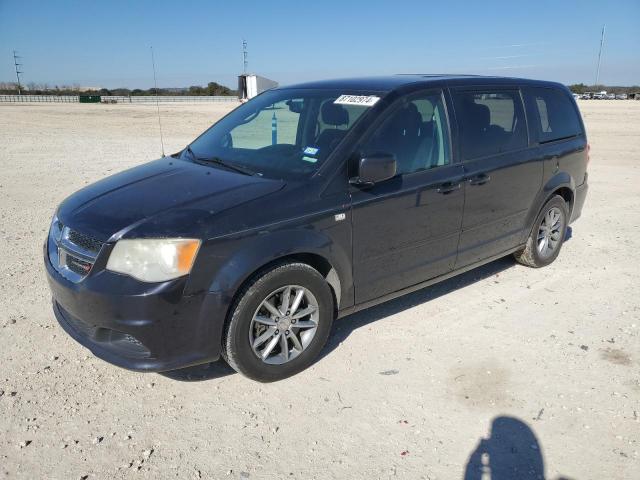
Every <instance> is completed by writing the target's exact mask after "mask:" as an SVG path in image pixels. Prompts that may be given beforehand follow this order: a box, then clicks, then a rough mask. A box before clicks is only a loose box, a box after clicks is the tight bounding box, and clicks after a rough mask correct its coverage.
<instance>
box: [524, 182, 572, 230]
mask: <svg viewBox="0 0 640 480" xmlns="http://www.w3.org/2000/svg"><path fill="white" fill-rule="evenodd" d="M575 191H576V185H575V182H574V180H573V178H572V177H571V175H569V174H568V173H567V172H558V173H557V174H556V175H554V176H553V177H551V178H550V179H549V180H548V181H547V183H545V185H544V186H543V187H542V188H541V189H540V192H538V195H537V197H536V200H535V201H534V202H533V204H532V205H531V208H530V209H529V212H528V213H527V221H526V223H525V225H528V228H527V229H526V231H525V233H524V235H523V242H524V240H526V238H527V237H528V236H529V235H530V234H531V229H532V228H533V222H534V221H535V219H536V218H537V217H538V214H539V213H540V211H541V210H542V207H544V205H545V203H547V202H548V201H549V199H550V198H551V197H553V196H554V195H560V196H561V197H562V198H563V199H564V201H565V202H566V203H567V208H568V210H569V217H568V218H571V213H572V211H573V205H574V203H575Z"/></svg>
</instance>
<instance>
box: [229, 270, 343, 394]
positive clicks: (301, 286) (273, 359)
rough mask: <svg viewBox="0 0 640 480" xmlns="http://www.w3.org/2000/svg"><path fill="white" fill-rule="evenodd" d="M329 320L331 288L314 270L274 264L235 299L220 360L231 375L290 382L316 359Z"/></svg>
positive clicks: (332, 305)
mask: <svg viewBox="0 0 640 480" xmlns="http://www.w3.org/2000/svg"><path fill="white" fill-rule="evenodd" d="M307 312H308V313H307ZM333 317H334V300H333V294H332V292H331V288H330V287H329V285H328V284H327V282H326V281H325V279H324V277H323V276H322V275H320V273H318V271H317V270H315V269H314V268H312V267H310V266H309V265H307V264H304V263H289V262H287V263H281V264H278V265H275V266H273V267H272V268H270V269H269V270H267V271H264V272H262V273H259V274H258V275H256V276H255V277H254V278H253V279H252V280H250V281H249V282H248V284H247V285H245V286H244V287H243V288H242V290H241V291H240V293H239V294H238V296H237V300H236V301H235V303H234V305H233V306H232V308H231V313H230V319H229V320H228V324H227V327H226V329H225V332H224V336H223V343H222V356H223V357H224V359H225V360H226V361H227V363H228V364H229V365H230V366H231V367H232V368H233V369H234V370H235V371H237V372H239V373H241V374H243V375H245V376H246V377H249V378H251V379H253V380H257V381H259V382H273V381H276V380H281V379H284V378H287V377H290V376H292V375H295V374H296V373H298V372H300V371H302V370H304V369H306V368H307V367H308V366H309V365H311V364H312V363H313V361H314V360H315V359H316V357H317V356H318V354H319V353H320V351H321V350H322V348H323V347H324V345H325V343H326V342H327V338H328V337H329V333H330V332H331V324H332V322H333ZM285 346H286V349H285Z"/></svg>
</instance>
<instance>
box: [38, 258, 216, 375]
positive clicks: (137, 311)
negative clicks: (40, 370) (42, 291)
mask: <svg viewBox="0 0 640 480" xmlns="http://www.w3.org/2000/svg"><path fill="white" fill-rule="evenodd" d="M45 267H46V271H47V278H48V281H49V286H50V288H51V293H52V296H53V311H54V313H55V316H56V319H57V320H58V323H60V326H61V327H62V328H63V329H64V330H65V331H66V332H67V333H68V334H69V335H70V336H71V337H72V338H74V339H75V340H76V341H78V342H79V343H80V344H81V345H83V346H84V347H86V348H88V349H89V350H90V351H91V352H92V353H93V354H94V355H96V356H97V357H99V358H101V359H103V360H105V361H107V362H109V363H112V364H114V365H117V366H119V367H123V368H127V369H129V370H135V371H142V372H160V371H166V370H174V369H176V368H182V367H186V366H190V365H196V364H199V363H205V362H210V361H214V360H217V359H218V358H219V357H220V349H221V333H222V326H223V325H224V317H225V313H226V306H225V305H224V303H223V301H222V296H220V295H217V294H214V293H207V292H203V293H200V294H195V295H190V296H185V295H183V292H184V287H185V284H186V279H185V278H180V279H177V280H173V281H169V282H163V283H157V284H145V283H143V282H138V281H136V280H134V279H132V278H129V277H125V276H122V275H118V274H114V273H111V272H108V271H102V272H99V273H96V274H91V275H89V276H87V277H86V278H85V279H84V280H83V281H82V282H80V283H72V282H70V281H68V280H67V279H65V278H64V277H62V276H61V275H60V274H59V273H58V272H57V271H56V270H55V269H54V268H53V266H52V265H51V262H50V261H49V258H48V256H47V255H46V251H45Z"/></svg>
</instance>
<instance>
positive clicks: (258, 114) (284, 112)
mask: <svg viewBox="0 0 640 480" xmlns="http://www.w3.org/2000/svg"><path fill="white" fill-rule="evenodd" d="M588 156H589V145H588V143H587V138H586V134H585V129H584V125H583V123H582V120H581V117H580V113H579V110H578V108H577V105H576V103H575V101H574V99H573V97H572V95H571V92H569V90H567V88H565V87H564V86H562V85H560V84H557V83H550V82H543V81H533V80H522V79H513V78H496V77H478V76H443V75H440V76H439V75H397V76H389V77H381V78H357V79H347V80H331V81H319V82H311V83H305V84H300V85H294V86H290V87H285V88H276V89H273V90H269V91H266V92H264V93H262V94H261V95H259V96H257V97H256V98H254V99H252V100H250V101H249V102H247V103H245V104H242V105H240V106H239V107H237V108H236V109H234V110H233V111H231V112H230V113H229V114H228V115H226V116H225V117H224V118H222V119H221V120H220V121H218V122H217V123H215V124H214V125H213V126H211V127H210V128H209V129H208V130H206V131H205V132H204V133H203V134H202V135H200V136H199V137H198V138H196V139H195V140H194V141H193V142H191V143H190V144H189V145H188V146H186V148H184V149H183V150H182V151H180V152H178V153H176V154H174V155H171V156H168V157H165V158H161V159H159V160H156V161H153V162H150V163H147V164H144V165H140V166H138V167H135V168H132V169H131V170H127V171H125V172H122V173H119V174H116V175H114V176H111V177H108V178H105V179H104V180H101V181H99V182H97V183H95V184H93V185H90V186H88V187H86V188H84V189H82V190H80V191H78V192H76V193H75V194H73V195H71V196H70V197H69V198H67V199H66V200H64V201H63V202H62V204H61V205H60V206H59V207H58V208H57V210H56V212H55V214H54V217H53V221H52V223H51V228H50V232H49V235H48V238H47V240H46V242H45V245H44V262H45V267H46V271H47V274H48V279H49V283H50V287H51V291H52V294H53V310H54V312H55V315H56V317H57V320H58V322H59V323H60V325H61V326H62V328H63V329H64V330H65V331H66V332H67V333H68V334H69V335H70V336H72V337H73V338H74V339H76V340H77V341H78V342H80V343H81V344H82V345H84V346H85V347H87V348H88V349H90V350H91V351H92V352H93V353H94V354H95V355H96V356H98V357H100V358H102V359H104V360H106V361H108V362H111V363H113V364H116V365H119V366H121V367H125V368H128V369H132V370H137V371H165V370H171V369H177V368H180V367H185V366H190V365H195V364H199V363H205V362H210V361H213V360H216V359H218V358H219V357H220V356H222V357H223V358H224V359H225V360H226V361H227V362H228V363H229V365H231V366H232V367H233V368H234V369H235V370H237V371H238V372H241V373H242V374H244V375H246V376H247V377H250V378H252V379H255V380H258V381H274V380H278V379H282V378H285V377H287V376H290V375H293V374H295V373H297V372H300V371H301V370H303V369H304V368H306V367H307V366H309V365H310V364H311V363H312V362H313V361H314V358H315V357H316V356H317V355H318V354H319V353H320V351H321V350H322V348H323V346H324V344H325V342H326V341H327V338H328V336H329V334H330V331H331V325H332V322H333V321H334V320H335V319H337V318H340V317H344V316H346V315H349V314H351V313H353V312H355V311H358V310H361V309H363V308H366V307H369V306H371V305H374V304H377V303H380V302H383V301H385V300H389V299H391V298H394V297H397V296H399V295H402V294H405V293H408V292H411V291H415V290H417V289H420V288H424V287H426V286H428V285H430V284H433V283H435V282H439V281H441V280H443V279H446V278H449V277H451V276H453V275H456V274H459V273H461V272H464V271H467V270H470V269H472V268H474V267H477V266H479V265H482V264H485V263H487V262H491V261H492V260H495V259H497V258H500V257H503V256H506V255H510V254H513V255H515V258H516V259H517V260H518V261H519V262H521V263H523V264H525V265H528V266H531V267H543V266H545V265H548V264H550V263H551V262H553V261H554V260H555V259H556V257H557V256H558V254H559V253H560V249H561V247H562V244H563V240H564V238H565V232H566V229H567V225H569V224H570V223H571V222H572V221H574V220H575V219H576V218H578V217H579V216H580V213H581V211H582V206H583V203H584V201H585V196H586V193H587V163H588ZM363 355H366V352H363Z"/></svg>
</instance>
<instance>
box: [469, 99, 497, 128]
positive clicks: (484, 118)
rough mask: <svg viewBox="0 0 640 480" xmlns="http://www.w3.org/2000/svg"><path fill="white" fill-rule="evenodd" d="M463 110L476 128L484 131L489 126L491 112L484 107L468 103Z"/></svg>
mask: <svg viewBox="0 0 640 480" xmlns="http://www.w3.org/2000/svg"><path fill="white" fill-rule="evenodd" d="M465 110H466V111H467V112H466V114H467V115H468V116H469V118H470V120H471V121H472V122H473V124H474V125H475V126H476V127H478V128H481V129H485V128H488V127H489V125H491V111H490V110H489V107H487V106H486V105H482V104H480V103H475V102H468V103H467V105H466V108H465Z"/></svg>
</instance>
